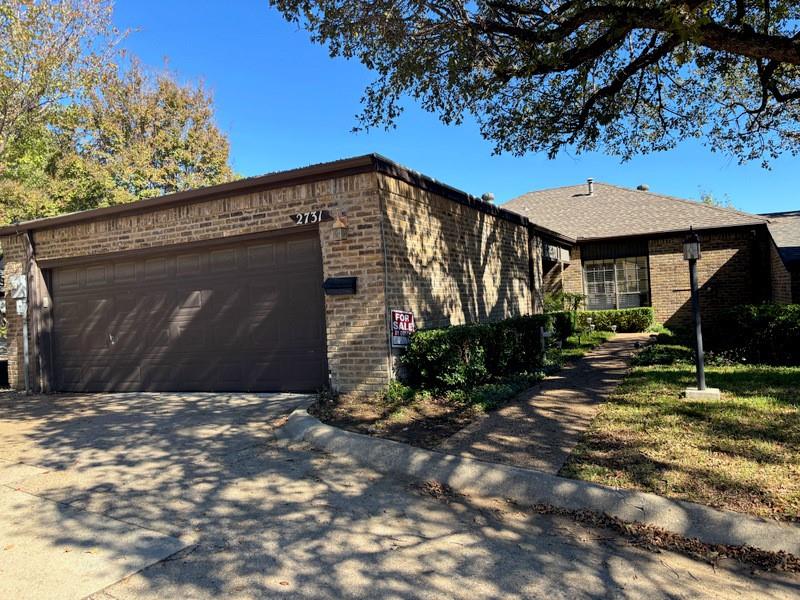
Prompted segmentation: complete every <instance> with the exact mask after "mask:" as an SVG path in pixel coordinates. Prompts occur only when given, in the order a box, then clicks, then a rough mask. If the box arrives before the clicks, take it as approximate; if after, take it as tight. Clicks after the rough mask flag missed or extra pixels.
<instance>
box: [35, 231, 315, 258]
mask: <svg viewBox="0 0 800 600" xmlns="http://www.w3.org/2000/svg"><path fill="white" fill-rule="evenodd" d="M318 228H319V227H318V225H316V224H315V225H297V226H295V227H287V228H284V229H270V230H268V231H258V232H255V233H245V234H241V235H229V236H227V237H216V238H210V239H207V240H195V241H191V242H179V243H177V244H165V245H163V246H149V247H147V248H133V249H131V250H119V251H117V252H104V253H101V254H81V255H80V256H69V257H63V258H51V259H48V260H41V261H39V265H40V267H41V268H43V269H54V268H58V267H65V266H72V265H83V264H88V263H93V262H104V261H106V260H113V259H116V258H121V257H126V258H127V257H130V258H138V257H141V256H147V255H152V254H168V253H172V252H180V251H182V250H191V249H194V248H206V247H209V246H226V245H228V244H237V243H239V242H247V241H249V240H257V239H263V238H274V237H285V236H291V235H295V234H300V233H304V232H308V231H312V230H316V229H318Z"/></svg>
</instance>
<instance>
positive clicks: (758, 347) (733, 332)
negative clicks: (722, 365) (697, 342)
mask: <svg viewBox="0 0 800 600" xmlns="http://www.w3.org/2000/svg"><path fill="white" fill-rule="evenodd" d="M703 334H704V338H705V339H706V347H707V348H709V349H711V350H713V351H715V352H718V353H722V354H724V355H725V356H727V357H729V358H731V359H733V360H736V361H746V362H749V363H763V364H771V365H800V304H788V305H786V304H784V305H780V304H760V305H743V306H737V307H736V308H733V309H731V310H729V311H726V312H725V313H724V314H723V315H722V316H721V318H720V319H719V320H717V321H715V323H714V327H713V328H711V329H709V330H706V329H705V328H704V331H703Z"/></svg>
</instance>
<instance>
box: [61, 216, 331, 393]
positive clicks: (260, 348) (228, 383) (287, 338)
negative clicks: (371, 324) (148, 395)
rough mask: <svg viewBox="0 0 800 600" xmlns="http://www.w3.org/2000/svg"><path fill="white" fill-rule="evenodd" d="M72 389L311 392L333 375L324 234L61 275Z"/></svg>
mask: <svg viewBox="0 0 800 600" xmlns="http://www.w3.org/2000/svg"><path fill="white" fill-rule="evenodd" d="M52 296H53V332H54V354H55V356H54V358H55V360H54V362H55V384H56V386H57V389H59V390H63V391H138V390H150V391H179V390H187V391H278V390H288V391H308V390H314V389H318V388H319V387H320V386H321V385H323V384H324V383H325V380H326V372H327V367H326V353H325V323H324V298H323V295H322V260H321V254H320V248H319V237H318V234H317V232H316V231H314V232H310V233H304V234H302V235H292V236H288V237H273V238H261V239H259V240H256V241H253V240H250V241H247V242H239V243H236V244H229V245H224V246H222V245H220V246H205V247H202V248H192V247H191V246H190V247H188V249H183V250H180V251H173V252H170V253H169V254H159V255H147V256H145V257H136V258H124V257H123V258H117V259H114V260H107V261H104V262H97V263H91V264H88V263H87V264H81V265H80V266H69V267H60V268H56V269H53V272H52Z"/></svg>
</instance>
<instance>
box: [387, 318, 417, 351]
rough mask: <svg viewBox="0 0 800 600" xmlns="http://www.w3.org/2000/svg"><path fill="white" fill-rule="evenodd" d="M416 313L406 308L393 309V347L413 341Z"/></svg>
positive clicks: (401, 346)
mask: <svg viewBox="0 0 800 600" xmlns="http://www.w3.org/2000/svg"><path fill="white" fill-rule="evenodd" d="M416 329H417V327H416V325H415V324H414V313H411V312H408V311H406V310H393V311H392V347H393V348H403V347H405V346H408V344H409V343H410V341H411V334H412V333H414V332H415V331H416Z"/></svg>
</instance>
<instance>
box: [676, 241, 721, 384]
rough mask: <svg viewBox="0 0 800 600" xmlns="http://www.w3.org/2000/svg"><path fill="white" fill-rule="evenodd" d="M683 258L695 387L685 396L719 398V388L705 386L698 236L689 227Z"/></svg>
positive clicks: (684, 243) (684, 242)
mask: <svg viewBox="0 0 800 600" xmlns="http://www.w3.org/2000/svg"><path fill="white" fill-rule="evenodd" d="M683 258H684V260H687V261H688V262H689V285H690V286H691V290H692V317H693V321H694V337H695V354H696V355H697V358H696V370H697V387H696V388H689V389H687V390H686V397H687V398H703V399H707V398H719V390H718V389H715V388H706V372H705V364H704V360H703V331H702V328H701V327H700V293H699V292H698V290H697V261H698V260H700V238H699V236H698V235H697V233H695V232H694V230H693V229H692V228H691V227H690V228H689V235H688V236H687V237H686V239H685V240H684V241H683Z"/></svg>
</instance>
